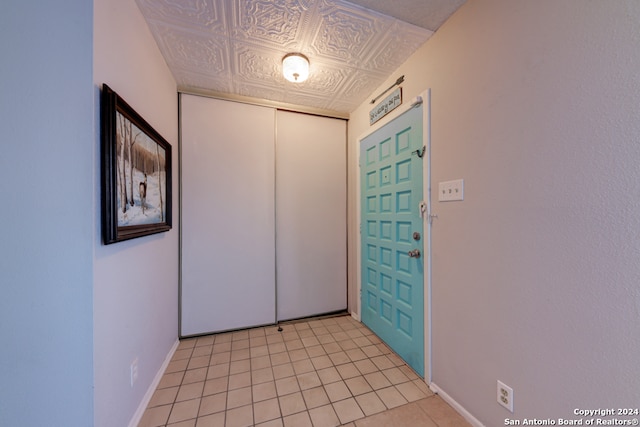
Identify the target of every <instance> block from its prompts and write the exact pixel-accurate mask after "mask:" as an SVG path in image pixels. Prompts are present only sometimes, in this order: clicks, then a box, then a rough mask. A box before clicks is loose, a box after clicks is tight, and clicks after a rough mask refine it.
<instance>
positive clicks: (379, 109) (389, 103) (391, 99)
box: [369, 87, 402, 125]
mask: <svg viewBox="0 0 640 427" xmlns="http://www.w3.org/2000/svg"><path fill="white" fill-rule="evenodd" d="M400 105H402V88H401V87H399V88H398V89H396V90H394V91H393V92H391V94H390V95H389V96H387V97H386V98H385V99H384V100H382V102H380V103H379V104H378V105H376V106H375V107H374V108H373V110H371V111H370V112H369V125H373V124H374V123H375V122H377V121H378V120H380V119H381V118H383V117H384V116H386V115H387V114H389V113H390V112H392V111H393V110H395V109H396V108H398V107H399V106H400Z"/></svg>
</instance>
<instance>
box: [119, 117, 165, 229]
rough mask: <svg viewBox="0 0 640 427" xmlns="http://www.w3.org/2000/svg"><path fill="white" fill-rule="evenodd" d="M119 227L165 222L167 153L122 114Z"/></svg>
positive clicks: (120, 128) (120, 125)
mask: <svg viewBox="0 0 640 427" xmlns="http://www.w3.org/2000/svg"><path fill="white" fill-rule="evenodd" d="M116 126H117V127H116V132H117V136H116V141H117V145H116V151H117V153H118V162H117V166H116V167H117V171H116V174H117V176H118V181H117V192H118V227H124V226H128V225H141V224H154V223H162V222H164V219H165V218H164V215H165V212H166V211H167V207H166V205H165V203H164V200H165V199H166V196H163V195H165V194H166V193H167V189H166V188H165V158H166V156H165V150H164V148H160V146H159V145H158V144H156V142H155V141H153V140H152V139H151V138H149V137H148V136H147V135H146V134H145V133H144V132H142V131H141V130H140V129H138V127H137V126H135V125H134V124H133V123H131V121H130V120H128V119H127V118H126V117H124V116H123V115H122V114H120V113H118V114H117V118H116Z"/></svg>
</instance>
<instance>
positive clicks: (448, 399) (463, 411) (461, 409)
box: [429, 383, 485, 427]
mask: <svg viewBox="0 0 640 427" xmlns="http://www.w3.org/2000/svg"><path fill="white" fill-rule="evenodd" d="M429 388H430V389H431V391H433V392H434V393H435V394H437V395H438V396H440V397H441V398H442V400H444V401H445V402H447V403H448V404H449V405H451V406H452V407H453V409H455V410H456V411H457V412H458V413H459V414H460V415H462V416H463V417H464V419H465V420H467V421H468V422H469V424H471V425H472V426H473V427H485V426H484V424H482V423H481V422H480V421H478V419H477V418H476V417H474V416H473V415H471V413H470V412H469V411H467V410H466V409H465V408H464V407H463V406H462V405H460V404H459V403H458V402H456V401H455V400H454V399H453V398H452V397H451V396H449V395H448V394H447V393H446V392H445V391H444V390H442V389H441V388H440V387H438V386H437V385H436V384H435V383H431V384H429Z"/></svg>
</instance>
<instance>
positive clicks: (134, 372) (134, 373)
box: [129, 357, 138, 387]
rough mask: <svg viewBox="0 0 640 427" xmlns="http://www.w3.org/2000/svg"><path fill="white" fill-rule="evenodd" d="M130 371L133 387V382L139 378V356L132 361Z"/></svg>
mask: <svg viewBox="0 0 640 427" xmlns="http://www.w3.org/2000/svg"><path fill="white" fill-rule="evenodd" d="M129 372H130V375H131V387H133V384H134V383H135V382H136V381H137V380H138V358H137V357H136V358H135V359H133V362H131V366H130V367H129Z"/></svg>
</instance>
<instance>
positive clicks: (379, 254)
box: [360, 106, 425, 376]
mask: <svg viewBox="0 0 640 427" xmlns="http://www.w3.org/2000/svg"><path fill="white" fill-rule="evenodd" d="M422 109H423V107H422V106H419V107H416V108H412V109H411V110H409V111H408V112H406V113H404V114H403V115H401V116H400V117H398V118H397V119H395V120H393V121H392V122H390V123H389V124H387V125H385V126H384V127H382V128H380V129H379V130H377V131H376V132H374V133H373V134H371V135H369V136H368V137H366V138H365V139H364V140H362V142H361V146H360V174H361V175H360V178H361V180H360V182H361V189H360V192H361V200H360V203H361V218H360V219H361V248H362V251H361V253H362V258H361V269H362V270H361V278H362V283H361V296H360V297H361V311H362V313H361V317H362V321H363V323H364V324H365V325H367V326H368V327H369V328H370V329H371V330H372V331H373V332H375V333H376V334H377V335H378V336H379V337H380V338H381V339H382V340H383V341H384V342H385V343H387V344H388V345H389V346H390V347H391V348H392V349H393V350H394V351H395V352H396V353H397V354H398V355H399V356H400V357H402V358H403V359H404V360H405V361H406V362H407V363H408V364H409V366H411V367H412V368H413V369H414V370H415V371H416V372H417V373H419V374H420V375H422V376H424V360H425V358H424V325H425V323H424V265H425V256H424V255H425V254H424V244H423V243H424V237H425V236H424V222H423V218H422V216H421V215H420V207H419V206H420V202H421V201H422V200H423V164H422V158H420V157H419V156H418V155H417V152H418V150H420V149H421V148H422V145H423V139H422ZM418 253H419V255H418Z"/></svg>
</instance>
